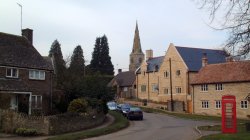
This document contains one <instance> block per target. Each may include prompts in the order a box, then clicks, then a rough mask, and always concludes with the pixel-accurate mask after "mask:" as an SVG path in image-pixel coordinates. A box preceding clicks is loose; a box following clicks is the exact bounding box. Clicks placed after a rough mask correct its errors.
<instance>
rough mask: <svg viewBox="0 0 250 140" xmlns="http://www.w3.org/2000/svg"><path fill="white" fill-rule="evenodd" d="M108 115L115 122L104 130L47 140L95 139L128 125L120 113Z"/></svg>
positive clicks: (70, 134)
mask: <svg viewBox="0 0 250 140" xmlns="http://www.w3.org/2000/svg"><path fill="white" fill-rule="evenodd" d="M109 114H110V115H112V116H113V117H114V119H115V120H114V122H113V123H112V124H111V125H109V126H107V127H105V128H100V129H93V130H85V131H81V132H75V133H68V134H62V135H58V136H55V137H52V138H49V139H48V140H78V139H84V138H90V137H96V136H101V135H106V134H109V133H113V132H116V131H118V130H121V129H123V128H126V127H127V126H128V125H129V121H128V120H127V119H126V118H125V117H123V116H122V115H121V114H120V113H118V112H113V111H110V112H109Z"/></svg>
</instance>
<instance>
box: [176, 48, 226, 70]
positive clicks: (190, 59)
mask: <svg viewBox="0 0 250 140" xmlns="http://www.w3.org/2000/svg"><path fill="white" fill-rule="evenodd" d="M176 49H177V51H178V52H179V54H180V55H181V57H182V59H183V61H184V62H185V63H186V65H187V67H188V70H189V71H199V70H200V68H201V66H202V56H203V54H204V53H206V55H207V59H208V64H216V63H223V62H225V61H226V53H225V52H224V51H222V50H212V49H201V48H188V47H179V46H176Z"/></svg>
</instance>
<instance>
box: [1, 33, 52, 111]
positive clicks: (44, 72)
mask: <svg viewBox="0 0 250 140" xmlns="http://www.w3.org/2000/svg"><path fill="white" fill-rule="evenodd" d="M32 42H33V31H32V30H31V29H23V30H22V36H17V35H12V34H6V33H2V32H0V100H1V103H0V108H2V109H3V108H4V109H8V108H10V109H13V110H16V111H19V112H26V113H28V114H31V113H32V112H36V113H38V112H40V113H43V114H47V113H48V112H49V111H50V110H51V107H52V104H51V101H52V99H51V97H52V75H53V68H52V61H51V60H50V59H49V58H46V60H45V59H44V58H43V57H42V56H41V55H40V54H39V52H38V51H37V50H36V49H35V48H34V46H33V44H32Z"/></svg>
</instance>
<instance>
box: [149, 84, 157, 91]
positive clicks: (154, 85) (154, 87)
mask: <svg viewBox="0 0 250 140" xmlns="http://www.w3.org/2000/svg"><path fill="white" fill-rule="evenodd" d="M151 87H152V92H158V90H159V88H158V85H157V84H152V86H151Z"/></svg>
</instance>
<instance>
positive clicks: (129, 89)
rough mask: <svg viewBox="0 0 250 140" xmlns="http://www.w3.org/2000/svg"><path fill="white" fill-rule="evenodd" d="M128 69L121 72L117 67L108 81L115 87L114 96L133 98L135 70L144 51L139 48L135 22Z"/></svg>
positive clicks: (142, 57) (140, 61) (137, 30)
mask: <svg viewBox="0 0 250 140" xmlns="http://www.w3.org/2000/svg"><path fill="white" fill-rule="evenodd" d="M129 58H130V61H129V71H125V72H122V70H121V69H119V70H118V71H119V72H118V74H117V75H116V76H115V77H114V78H113V79H112V80H111V82H110V83H109V86H110V87H115V88H116V96H117V97H119V98H135V89H134V88H135V86H136V85H135V70H136V69H138V68H139V67H140V65H141V63H142V62H143V61H144V53H143V52H142V49H141V42H140V35H139V29H138V24H137V22H136V27H135V34H134V42H133V48H132V52H131V54H130V57H129Z"/></svg>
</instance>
